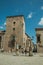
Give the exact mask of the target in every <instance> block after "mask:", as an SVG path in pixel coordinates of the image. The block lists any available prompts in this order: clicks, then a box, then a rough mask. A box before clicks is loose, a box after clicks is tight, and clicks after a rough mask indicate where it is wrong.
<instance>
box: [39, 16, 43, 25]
mask: <svg viewBox="0 0 43 65" xmlns="http://www.w3.org/2000/svg"><path fill="white" fill-rule="evenodd" d="M39 25H43V17H42V18H41V20H40V21H39Z"/></svg>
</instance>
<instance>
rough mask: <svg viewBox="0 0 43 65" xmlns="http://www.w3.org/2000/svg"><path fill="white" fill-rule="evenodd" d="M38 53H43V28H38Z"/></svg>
mask: <svg viewBox="0 0 43 65" xmlns="http://www.w3.org/2000/svg"><path fill="white" fill-rule="evenodd" d="M35 31H36V40H37V52H39V53H41V52H43V28H36V29H35Z"/></svg>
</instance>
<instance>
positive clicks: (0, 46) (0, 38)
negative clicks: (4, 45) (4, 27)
mask: <svg viewBox="0 0 43 65" xmlns="http://www.w3.org/2000/svg"><path fill="white" fill-rule="evenodd" d="M0 48H1V36H0Z"/></svg>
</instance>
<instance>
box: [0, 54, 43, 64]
mask: <svg viewBox="0 0 43 65" xmlns="http://www.w3.org/2000/svg"><path fill="white" fill-rule="evenodd" d="M0 65H43V54H35V55H34V56H32V57H29V56H14V55H13V54H2V53H0Z"/></svg>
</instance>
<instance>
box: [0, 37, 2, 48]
mask: <svg viewBox="0 0 43 65" xmlns="http://www.w3.org/2000/svg"><path fill="white" fill-rule="evenodd" d="M1 39H2V38H1V36H0V48H1Z"/></svg>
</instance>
